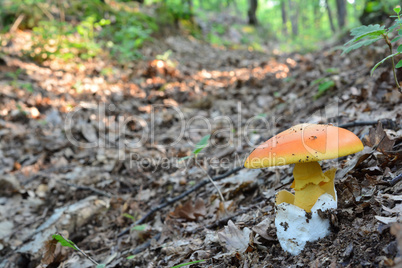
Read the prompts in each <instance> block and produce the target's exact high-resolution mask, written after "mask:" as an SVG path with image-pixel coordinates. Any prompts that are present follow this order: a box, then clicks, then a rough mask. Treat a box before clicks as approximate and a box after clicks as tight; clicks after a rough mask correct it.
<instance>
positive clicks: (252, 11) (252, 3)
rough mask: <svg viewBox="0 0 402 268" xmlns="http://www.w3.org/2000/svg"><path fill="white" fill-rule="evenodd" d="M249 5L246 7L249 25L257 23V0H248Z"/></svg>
mask: <svg viewBox="0 0 402 268" xmlns="http://www.w3.org/2000/svg"><path fill="white" fill-rule="evenodd" d="M248 3H249V7H248V24H250V25H257V24H258V20H257V16H256V12H257V7H258V0H249V1H248Z"/></svg>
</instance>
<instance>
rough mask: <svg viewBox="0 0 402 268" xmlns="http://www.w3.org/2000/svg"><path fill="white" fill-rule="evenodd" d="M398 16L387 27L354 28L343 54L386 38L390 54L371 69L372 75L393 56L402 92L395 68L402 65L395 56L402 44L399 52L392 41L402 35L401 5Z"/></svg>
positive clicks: (397, 82)
mask: <svg viewBox="0 0 402 268" xmlns="http://www.w3.org/2000/svg"><path fill="white" fill-rule="evenodd" d="M394 11H395V13H396V16H391V18H395V22H394V23H393V24H392V25H391V26H390V27H389V28H388V29H387V28H386V27H385V26H380V25H379V24H375V25H367V26H365V25H363V26H360V27H357V28H354V29H352V30H351V31H350V34H351V35H352V36H353V39H352V40H350V41H349V42H347V43H346V44H345V45H344V46H345V48H344V50H343V53H342V54H345V53H349V52H350V51H352V50H355V49H358V48H360V47H362V46H368V45H371V44H373V43H375V42H377V41H378V40H384V41H385V43H386V44H387V45H388V48H389V51H390V55H388V56H387V57H385V58H384V59H382V60H381V61H379V62H378V63H377V64H376V65H374V67H373V68H372V69H371V72H370V75H373V72H374V70H375V69H377V67H378V66H379V65H380V64H382V63H383V62H384V61H386V60H387V59H389V58H391V61H392V71H393V74H394V79H395V83H396V85H397V86H398V90H399V92H401V93H402V88H401V86H400V85H399V81H398V78H397V76H396V71H395V69H397V68H400V67H402V60H400V61H399V62H398V63H397V64H395V61H394V57H395V56H397V55H399V54H402V45H399V46H398V48H397V52H395V53H394V52H393V46H392V43H395V42H396V41H398V40H399V39H400V38H401V37H402V19H401V16H400V12H401V7H400V6H397V7H395V8H394ZM395 29H398V33H397V35H396V36H395V37H394V38H393V39H392V40H390V37H391V35H392V33H393V31H394V30H395Z"/></svg>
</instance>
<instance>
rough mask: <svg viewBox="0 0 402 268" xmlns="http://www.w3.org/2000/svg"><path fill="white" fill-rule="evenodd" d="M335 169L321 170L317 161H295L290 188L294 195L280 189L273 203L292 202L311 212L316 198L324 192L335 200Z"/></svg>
mask: <svg viewBox="0 0 402 268" xmlns="http://www.w3.org/2000/svg"><path fill="white" fill-rule="evenodd" d="M335 172H336V169H335V168H333V169H330V170H328V171H326V172H325V173H323V172H322V169H321V166H320V164H318V163H317V162H307V163H297V164H295V167H294V169H293V177H294V181H293V183H292V186H291V187H292V188H293V189H295V195H293V194H291V193H290V192H288V191H280V192H279V193H278V194H277V195H276V201H275V203H276V204H277V205H279V204H280V203H283V202H286V203H289V204H293V205H295V206H297V207H299V208H302V209H304V210H305V211H306V212H311V208H312V207H313V206H314V204H315V203H316V202H317V199H318V198H319V197H320V196H321V195H323V194H324V193H328V194H330V195H332V197H333V198H334V200H336V195H335V188H334V178H335Z"/></svg>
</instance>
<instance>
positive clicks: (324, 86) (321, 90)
mask: <svg viewBox="0 0 402 268" xmlns="http://www.w3.org/2000/svg"><path fill="white" fill-rule="evenodd" d="M333 86H335V82H334V81H332V80H328V81H325V82H323V83H321V84H320V85H319V86H318V92H319V93H324V92H325V91H327V90H328V89H330V88H331V87H333Z"/></svg>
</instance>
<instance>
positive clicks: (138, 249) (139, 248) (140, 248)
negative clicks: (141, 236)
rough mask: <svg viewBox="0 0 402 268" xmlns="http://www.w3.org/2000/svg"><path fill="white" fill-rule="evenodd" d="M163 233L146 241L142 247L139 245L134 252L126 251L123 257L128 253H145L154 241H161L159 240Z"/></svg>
mask: <svg viewBox="0 0 402 268" xmlns="http://www.w3.org/2000/svg"><path fill="white" fill-rule="evenodd" d="M161 234H162V233H161V232H159V233H157V234H156V235H154V236H153V237H151V238H150V239H148V240H147V241H145V242H144V243H142V244H141V245H139V246H138V247H136V248H135V249H133V250H126V251H123V252H122V255H125V254H127V253H130V254H131V255H136V254H138V253H141V252H143V251H144V250H146V249H147V248H148V247H149V246H150V245H151V242H152V240H154V239H155V240H159V238H160V237H161Z"/></svg>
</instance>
